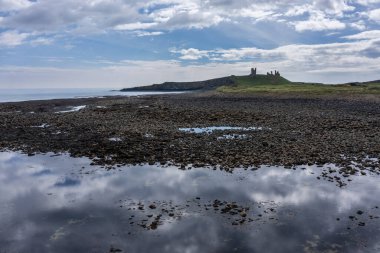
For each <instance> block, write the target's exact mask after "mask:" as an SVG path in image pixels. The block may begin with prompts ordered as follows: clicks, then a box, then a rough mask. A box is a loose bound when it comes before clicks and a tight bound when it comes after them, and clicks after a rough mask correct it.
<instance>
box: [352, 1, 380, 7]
mask: <svg viewBox="0 0 380 253" xmlns="http://www.w3.org/2000/svg"><path fill="white" fill-rule="evenodd" d="M355 2H356V3H358V4H361V5H365V6H367V5H370V4H377V3H380V0H356V1H355Z"/></svg>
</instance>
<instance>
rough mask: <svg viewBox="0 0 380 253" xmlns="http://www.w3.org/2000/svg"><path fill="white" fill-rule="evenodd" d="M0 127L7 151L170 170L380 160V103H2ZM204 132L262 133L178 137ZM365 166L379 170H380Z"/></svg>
mask: <svg viewBox="0 0 380 253" xmlns="http://www.w3.org/2000/svg"><path fill="white" fill-rule="evenodd" d="M80 106H82V107H81V108H80V109H79V110H77V111H70V108H74V107H80ZM83 106H85V107H83ZM31 112H33V113H31ZM57 112H64V113H57ZM0 118H1V121H0V122H1V123H0V131H1V132H2V133H3V134H2V135H1V138H0V149H1V150H5V149H10V150H21V151H23V152H25V153H28V154H30V155H32V154H33V153H39V152H41V153H46V152H55V153H61V152H68V153H70V154H71V155H72V156H74V157H77V156H86V157H88V158H90V159H93V161H94V164H100V165H107V166H116V165H118V164H139V163H148V164H152V163H161V164H166V163H168V162H170V163H171V164H175V165H177V166H178V167H181V168H188V167H189V166H192V167H204V166H206V165H207V166H211V167H216V166H218V167H221V168H222V169H225V170H230V169H233V168H236V167H248V166H253V167H258V166H260V165H264V164H265V165H281V166H286V167H292V166H293V165H302V164H305V165H306V164H326V163H335V164H338V165H339V166H341V167H342V170H343V172H342V173H343V174H352V173H358V172H359V171H352V170H351V168H350V162H351V161H350V159H354V158H356V161H358V162H362V160H364V159H365V158H366V157H367V156H370V157H374V158H379V157H380V136H379V135H378V133H379V132H380V124H379V122H380V102H379V100H378V98H376V97H368V96H363V97H360V96H359V97H358V96H354V97H350V96H346V97H336V96H335V97H334V96H327V97H321V96H317V97H315V96H298V97H297V96H294V95H292V94H285V95H284V94H283V95H281V96H277V95H273V94H250V95H242V94H225V93H222V94H220V93H215V92H206V93H187V94H170V95H146V96H132V97H104V98H81V99H78V98H76V99H56V100H41V101H27V102H11V103H0ZM196 127H199V128H207V127H240V128H262V130H260V131H253V130H252V131H246V130H244V129H227V130H224V131H214V132H210V133H203V134H196V133H191V132H183V131H180V130H179V129H180V128H196ZM226 136H227V137H226ZM239 136H240V137H241V136H244V138H240V137H239ZM224 137H225V138H224ZM342 155H344V156H346V157H347V159H346V158H343V157H342ZM366 166H367V167H368V166H369V167H371V168H373V169H374V170H376V171H379V166H378V163H377V165H376V166H377V167H376V166H375V165H373V164H367V163H366V162H364V164H363V168H364V167H366Z"/></svg>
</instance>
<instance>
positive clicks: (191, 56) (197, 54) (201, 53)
mask: <svg viewBox="0 0 380 253" xmlns="http://www.w3.org/2000/svg"><path fill="white" fill-rule="evenodd" d="M170 52H172V53H178V54H181V56H180V57H179V58H180V59H182V60H199V59H201V58H204V57H208V54H209V52H210V51H206V50H198V49H195V48H189V49H182V50H176V49H173V50H171V51H170Z"/></svg>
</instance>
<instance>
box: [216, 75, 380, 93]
mask: <svg viewBox="0 0 380 253" xmlns="http://www.w3.org/2000/svg"><path fill="white" fill-rule="evenodd" d="M234 80H235V85H233V86H222V87H219V88H218V89H217V90H218V91H220V92H225V93H307V94H330V93H335V94H340V93H341V94H379V95H380V81H374V82H367V83H350V84H339V85H325V84H320V83H299V82H291V81H289V80H287V79H285V78H284V77H281V76H267V75H257V76H255V77H252V76H236V77H234Z"/></svg>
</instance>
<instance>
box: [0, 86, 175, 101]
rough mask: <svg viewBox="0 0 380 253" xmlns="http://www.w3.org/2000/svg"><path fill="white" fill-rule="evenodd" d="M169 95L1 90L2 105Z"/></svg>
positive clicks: (82, 90)
mask: <svg viewBox="0 0 380 253" xmlns="http://www.w3.org/2000/svg"><path fill="white" fill-rule="evenodd" d="M167 93H168V92H121V91H117V90H111V89H0V103H4V102H21V101H30V100H50V99H64V98H91V97H105V96H143V95H155V94H157V95H158V94H167ZM170 93H173V92H170Z"/></svg>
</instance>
